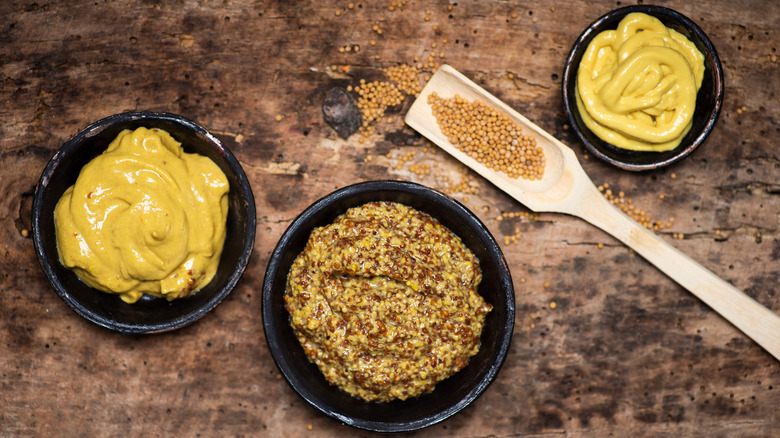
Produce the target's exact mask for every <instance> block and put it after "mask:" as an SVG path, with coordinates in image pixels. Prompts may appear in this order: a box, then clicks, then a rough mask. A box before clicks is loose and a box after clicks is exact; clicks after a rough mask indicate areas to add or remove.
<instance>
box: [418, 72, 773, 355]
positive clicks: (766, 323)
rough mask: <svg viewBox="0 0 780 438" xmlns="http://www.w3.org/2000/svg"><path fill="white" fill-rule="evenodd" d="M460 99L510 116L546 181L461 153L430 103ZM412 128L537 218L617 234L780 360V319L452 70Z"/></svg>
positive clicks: (434, 86) (430, 87) (441, 76)
mask: <svg viewBox="0 0 780 438" xmlns="http://www.w3.org/2000/svg"><path fill="white" fill-rule="evenodd" d="M434 92H435V93H436V94H438V95H439V96H441V97H442V98H449V97H454V96H455V95H460V96H461V97H463V98H465V99H468V100H475V99H478V100H480V101H482V102H484V103H486V104H487V105H489V106H491V107H493V108H495V109H496V110H498V111H500V112H502V113H504V114H506V115H507V116H508V117H510V118H511V119H512V120H513V121H514V122H515V123H517V124H518V125H520V126H521V127H522V129H523V131H525V133H526V135H528V134H530V135H532V136H533V137H535V139H536V143H537V145H538V146H540V147H541V148H542V150H543V151H544V155H545V160H546V164H545V169H544V175H543V176H542V179H541V180H538V181H528V180H524V179H516V178H510V177H508V176H507V175H505V174H503V173H501V172H497V171H494V170H491V169H490V168H488V167H487V166H485V165H484V164H482V163H480V162H478V161H477V160H475V159H473V158H471V157H470V156H468V155H467V154H465V153H464V152H462V151H460V150H459V149H458V148H457V147H455V146H454V145H453V144H452V143H450V142H449V140H448V139H447V137H446V136H445V135H444V134H442V132H441V129H439V125H438V122H437V121H436V118H435V116H434V115H433V112H432V110H431V106H430V105H429V104H428V96H430V95H431V93H434ZM405 121H406V123H407V124H408V125H409V126H411V127H412V128H414V129H415V130H416V131H418V132H419V133H420V134H422V135H423V136H425V137H426V138H428V139H429V140H431V141H432V142H433V143H435V144H436V145H438V146H439V147H440V148H442V149H443V150H444V151H446V152H448V153H449V154H450V155H452V156H453V157H455V158H456V159H458V160H459V161H461V162H462V163H463V164H465V165H466V166H468V167H470V168H471V169H472V170H474V171H475V172H477V173H479V174H480V175H482V176H483V177H484V178H486V179H487V180H488V181H490V182H492V183H493V184H494V185H496V186H497V187H498V188H500V189H501V190H503V191H504V192H506V193H507V194H509V195H510V196H512V197H513V198H515V199H516V200H517V201H519V202H521V203H522V204H524V205H525V206H526V207H528V208H530V209H531V210H534V211H536V212H556V213H566V214H570V215H573V216H577V217H579V218H581V219H584V220H585V221H587V222H590V223H591V224H593V225H595V226H596V227H598V228H601V229H602V230H603V231H606V232H607V233H609V234H611V235H612V236H614V237H615V238H617V239H618V240H620V241H621V242H623V243H624V244H625V245H627V246H628V247H630V248H632V249H633V250H634V251H636V252H637V253H638V254H640V255H642V256H643V257H644V258H645V259H647V261H649V262H650V263H652V264H653V265H655V266H656V267H657V268H658V269H660V270H661V271H662V272H664V273H665V274H666V275H668V276H669V277H670V278H672V279H673V280H675V281H676V282H677V283H679V284H680V285H681V286H683V287H684V288H686V289H688V290H689V291H690V292H691V293H693V294H694V295H696V296H697V297H698V298H699V299H701V300H702V301H704V302H705V303H706V304H707V305H709V306H710V307H712V308H713V309H714V310H715V311H716V312H718V313H719V314H720V315H721V316H723V317H724V318H726V319H727V320H728V321H730V322H731V323H732V324H733V325H734V326H735V327H737V328H738V329H740V330H742V332H743V333H745V334H746V335H747V336H748V337H750V338H751V339H753V340H754V341H755V342H756V343H758V344H759V345H761V346H762V347H763V348H764V349H766V350H767V351H768V352H769V353H770V354H772V355H773V356H774V357H775V358H776V359H778V360H780V337H778V336H777V335H776V334H777V333H780V317H778V315H777V314H775V313H774V312H772V311H771V310H769V309H767V308H766V307H764V306H762V305H761V304H759V303H758V302H756V301H755V300H753V299H752V298H750V297H749V296H747V295H745V294H744V293H743V292H741V291H740V290H738V289H737V288H735V287H734V286H732V285H730V284H729V283H727V282H725V281H724V280H722V279H721V278H719V277H718V276H717V275H715V274H713V273H712V272H711V271H709V270H708V269H706V268H704V267H703V266H701V265H700V264H698V263H697V262H696V261H694V260H693V259H691V258H690V257H688V256H687V255H685V254H683V253H682V252H680V251H679V250H677V249H676V248H674V247H673V246H671V245H670V244H668V243H667V242H666V241H665V240H663V239H661V238H660V237H658V236H657V235H656V234H655V233H653V232H651V231H650V230H648V229H646V228H645V227H643V226H641V225H640V224H639V223H637V222H636V221H634V220H633V219H631V218H630V217H628V216H627V215H626V214H625V213H623V212H622V211H620V210H619V209H618V208H617V207H615V206H614V205H612V204H611V203H610V202H609V201H607V200H606V198H604V196H603V195H602V194H601V192H599V191H598V189H597V188H596V186H595V185H594V184H593V181H591V179H590V178H589V177H588V175H587V174H586V173H585V171H584V170H583V169H582V166H581V165H580V163H579V161H578V160H577V157H576V155H575V154H574V151H572V150H571V149H570V148H569V147H568V146H566V145H564V144H563V143H561V142H560V141H558V140H557V139H555V138H554V137H553V136H551V135H550V134H548V133H547V132H545V131H544V130H543V129H541V128H540V127H538V126H536V125H535V124H534V123H532V122H531V121H530V120H528V119H527V118H525V117H524V116H522V115H521V114H519V113H518V112H517V111H515V110H513V109H512V108H510V107H509V106H508V105H506V104H505V103H503V102H501V101H500V100H499V99H498V98H496V97H495V96H493V95H492V94H490V93H488V92H487V91H485V90H484V89H482V88H481V87H480V86H479V85H477V84H475V83H474V82H472V81H471V80H469V79H468V78H467V77H465V76H464V75H462V74H461V73H459V72H458V71H456V70H455V69H454V68H452V67H450V66H448V65H443V66H441V67H440V68H439V69H438V70H437V71H436V73H435V74H434V75H433V76H432V77H431V79H430V80H429V81H428V83H427V84H426V86H425V88H424V89H423V90H422V92H421V93H420V95H419V97H418V98H417V99H416V100H415V102H414V103H413V104H412V106H411V108H410V109H409V112H408V113H407V114H406V118H405Z"/></svg>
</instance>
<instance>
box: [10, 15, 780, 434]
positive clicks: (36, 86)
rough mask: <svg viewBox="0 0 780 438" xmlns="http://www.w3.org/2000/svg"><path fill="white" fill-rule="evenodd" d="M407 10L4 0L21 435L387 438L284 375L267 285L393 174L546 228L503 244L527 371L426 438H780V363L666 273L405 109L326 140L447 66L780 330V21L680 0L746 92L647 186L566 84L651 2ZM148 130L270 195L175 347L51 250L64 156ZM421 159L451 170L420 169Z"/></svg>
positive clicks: (14, 351) (512, 360)
mask: <svg viewBox="0 0 780 438" xmlns="http://www.w3.org/2000/svg"><path fill="white" fill-rule="evenodd" d="M390 3H391V2H390V1H387V0H382V1H368V0H354V8H353V9H350V8H349V2H348V1H347V0H341V1H333V0H322V1H306V2H286V1H256V2H250V1H240V0H200V1H195V0H192V1H184V0H178V1H173V0H172V1H163V0H142V1H131V0H124V1H110V0H89V1H83V0H78V1H75V0H74V1H46V0H37V2H33V1H15V0H10V1H8V0H6V1H3V2H1V3H0V101H1V103H2V104H1V105H0V119H1V120H2V123H0V192H2V193H3V196H2V198H0V245H1V246H0V249H2V258H1V259H0V270H1V271H2V274H1V275H0V436H4V437H6V436H337V435H338V436H343V437H347V436H368V435H371V434H369V433H365V432H361V431H358V430H353V429H351V428H349V427H346V426H343V425H340V424H338V423H337V422H335V421H332V420H330V419H328V418H326V417H324V416H322V415H320V414H319V413H318V412H316V411H315V410H314V409H312V408H310V407H309V406H308V405H307V404H305V403H304V402H303V401H302V400H301V399H299V398H298V396H297V395H296V394H295V393H294V392H293V391H292V390H291V389H290V388H289V387H288V385H287V384H286V383H285V382H284V380H283V379H280V378H279V376H278V371H277V369H276V367H275V365H274V363H273V361H272V359H271V357H270V355H269V353H268V351H267V349H266V344H265V339H264V336H263V330H262V321H261V318H260V298H261V297H260V289H261V282H262V278H263V273H264V270H265V265H266V263H267V260H268V257H269V254H270V252H271V250H272V249H273V247H274V245H275V243H276V241H277V239H278V238H279V236H280V235H281V233H282V232H283V230H284V229H285V227H286V226H287V225H288V224H289V222H290V221H291V220H292V219H293V218H294V217H295V216H296V215H297V214H298V213H299V212H300V211H302V210H303V209H304V208H305V207H306V206H307V205H309V204H310V203H311V202H312V201H314V200H315V199H317V198H319V197H320V196H323V195H325V194H326V193H329V192H330V191H332V190H334V189H336V188H338V187H342V186H345V185H348V184H351V183H354V182H358V181H363V180H370V179H383V178H392V179H404V180H413V181H418V182H421V183H423V184H426V185H428V186H431V187H434V188H437V189H440V190H444V191H446V192H448V193H451V194H452V195H453V196H454V197H456V198H458V199H460V200H463V201H464V202H465V203H466V205H468V206H469V207H470V208H471V209H472V210H474V211H475V212H476V213H477V214H478V215H479V216H480V218H482V220H483V221H484V222H485V223H486V224H487V225H488V226H489V228H490V229H491V231H492V232H493V233H494V234H495V236H496V237H497V239H498V240H499V241H501V242H502V243H504V236H514V235H516V233H518V232H519V233H520V238H519V239H518V240H517V241H516V242H513V241H512V240H511V239H510V240H509V241H508V242H507V243H506V244H504V245H503V249H504V251H505V254H506V257H507V259H508V261H509V264H510V267H511V269H512V273H513V276H514V280H515V287H516V295H517V309H518V312H517V321H516V328H515V333H514V338H513V344H512V349H511V351H510V355H509V357H508V359H507V361H506V364H505V366H504V368H503V369H502V371H501V373H500V374H499V377H498V379H497V380H496V382H495V383H494V384H493V385H492V386H491V387H490V388H489V389H488V390H487V392H486V393H485V394H484V395H483V396H482V397H481V398H480V399H478V400H477V401H476V402H475V403H474V404H473V405H472V406H470V407H468V408H467V409H465V410H464V411H463V412H461V413H460V414H458V415H457V416H455V417H454V418H452V419H450V420H447V421H445V422H443V423H441V424H439V425H436V426H434V427H432V428H429V429H426V430H423V431H420V432H418V433H416V434H414V435H415V436H453V437H455V436H457V437H471V436H500V437H511V436H515V437H519V436H522V437H530V436H571V437H604V436H634V437H638V436H706V437H717V436H742V437H767V436H776V434H777V433H778V430H779V429H780V364H778V362H777V361H776V360H775V359H773V358H772V357H771V356H770V355H769V354H767V353H766V352H764V351H763V350H762V349H761V348H759V347H758V346H756V345H755V344H754V343H753V342H752V341H750V340H749V339H748V338H746V337H745V336H743V335H742V334H741V333H740V332H739V331H737V330H736V329H735V328H734V327H732V326H731V325H729V324H728V323H727V322H725V321H724V320H723V319H722V318H720V317H719V316H718V315H716V314H714V313H713V312H712V311H711V310H710V309H709V308H707V307H706V306H705V305H703V304H702V303H701V302H699V301H698V300H697V299H696V298H694V297H693V296H692V295H690V294H689V293H688V292H686V291H685V290H683V289H682V288H680V287H679V286H677V285H676V284H675V283H673V282H672V281H671V280H669V279H668V278H666V277H665V276H664V275H663V274H661V273H660V272H658V271H657V270H656V269H655V268H653V267H652V266H651V265H649V264H648V263H647V262H645V261H644V260H643V259H641V258H639V257H638V256H637V255H636V254H634V253H632V252H631V251H630V250H628V249H627V248H626V247H624V246H622V245H620V244H619V243H617V241H615V240H613V239H612V238H610V237H609V236H607V235H606V234H604V233H602V232H600V231H598V230H596V229H594V228H593V227H591V226H589V225H587V224H586V223H584V222H582V221H580V220H577V219H574V218H571V217H567V216H562V215H553V214H542V215H540V216H539V217H538V220H529V219H528V218H526V217H523V216H520V217H515V218H511V217H508V218H506V219H505V220H503V221H499V220H497V217H498V216H499V215H501V214H502V213H516V212H526V211H527V210H525V209H524V208H523V207H522V206H520V205H519V204H517V203H516V202H514V201H513V200H511V199H510V198H509V197H508V196H506V195H504V194H502V193H500V192H499V191H498V190H497V189H495V188H494V187H493V186H491V185H490V184H489V183H486V182H485V181H483V180H480V179H479V178H478V177H477V176H476V175H475V174H473V173H470V172H468V171H466V170H465V169H464V168H462V167H461V166H460V165H459V164H458V163H456V162H455V161H454V160H452V159H450V158H448V157H445V156H444V154H442V153H441V152H439V153H436V152H435V151H434V148H433V146H432V145H431V144H430V143H428V142H427V141H425V140H423V139H421V138H419V137H418V136H415V135H414V134H413V132H412V131H411V130H410V129H409V128H404V127H402V123H401V115H402V114H403V112H404V108H399V109H398V110H397V111H395V112H394V113H393V114H391V115H389V116H388V117H386V118H385V120H383V121H382V122H381V123H380V124H379V125H378V130H379V134H377V135H375V136H373V137H371V138H370V139H369V141H367V142H365V143H359V142H358V141H357V138H358V137H357V136H353V137H351V138H350V139H349V140H346V141H345V140H342V139H340V138H339V137H338V136H337V135H336V134H335V132H334V131H333V130H331V129H330V127H328V126H327V125H326V124H325V123H324V122H323V119H322V113H321V104H322V99H323V96H324V93H325V91H326V90H328V89H329V88H331V87H333V86H346V85H348V84H357V82H358V80H359V79H360V78H368V79H374V78H378V77H381V71H380V68H383V67H387V66H391V65H396V64H398V63H414V61H413V60H414V57H415V56H417V57H419V59H421V60H425V59H426V58H427V56H428V54H429V53H431V52H435V53H436V56H437V62H438V61H439V56H440V55H441V54H442V53H443V54H444V58H442V61H443V62H447V63H449V64H451V65H453V66H454V67H455V68H457V69H459V70H460V71H462V72H464V73H465V74H466V75H468V76H470V77H471V78H474V79H475V80H476V81H477V82H479V83H481V84H483V85H484V87H485V88H487V89H488V90H489V91H491V92H493V93H494V94H496V95H498V96H499V97H500V98H502V99H504V100H505V101H506V102H508V103H509V104H510V105H512V106H513V107H514V108H516V109H517V110H518V111H520V112H521V113H523V114H525V115H526V116H527V117H529V118H530V119H531V120H533V121H535V122H536V123H537V124H539V125H541V127H542V128H544V129H546V130H548V131H549V132H551V133H552V134H553V135H555V136H557V137H558V138H560V139H561V140H563V141H564V142H565V143H567V144H569V145H571V146H572V147H573V148H574V149H575V151H576V152H577V154H578V156H579V157H580V159H581V161H582V162H583V165H584V167H585V169H586V171H587V172H588V173H589V174H590V175H591V176H592V178H593V179H594V181H595V182H596V183H597V184H600V183H609V184H610V186H611V187H612V188H614V189H616V190H623V191H624V192H625V193H626V195H627V196H629V197H631V198H633V200H634V203H635V204H637V205H640V206H641V207H642V208H644V209H645V210H646V211H647V212H648V214H650V215H652V216H653V217H655V218H657V219H660V220H663V221H666V219H667V218H669V217H673V218H674V222H673V226H672V227H671V228H670V229H667V230H663V231H662V232H661V233H660V234H661V235H662V236H663V238H664V239H668V240H669V241H671V243H672V244H673V245H675V246H676V247H678V248H680V249H681V250H682V251H683V252H685V253H687V254H689V255H690V256H691V257H693V258H694V259H696V260H698V261H699V262H701V263H702V264H703V265H704V266H706V267H708V268H709V269H711V270H713V271H714V272H716V273H717V274H719V275H720V276H722V277H723V278H725V279H726V280H728V281H730V282H732V283H733V284H734V285H735V286H736V287H738V288H739V289H741V290H743V291H745V292H746V293H748V294H749V295H751V296H752V297H754V298H755V299H757V300H758V301H759V302H761V303H763V304H765V305H766V306H768V307H769V308H771V309H773V310H775V311H780V296H778V294H777V292H778V282H779V281H780V278H778V277H779V275H780V262H779V261H778V259H780V230H778V219H780V178H779V176H780V147H779V146H778V140H777V138H778V134H780V73H778V72H779V71H780V63H778V56H780V54H778V53H777V52H778V50H777V49H778V47H780V28H779V27H778V17H780V4H778V3H777V2H774V1H760V0H753V1H750V0H746V1H742V2H739V4H736V3H735V2H732V1H725V0H724V1H717V0H702V1H696V2H688V1H681V0H679V1H658V2H657V3H658V4H660V5H663V6H668V7H671V8H674V9H676V10H678V11H680V12H682V13H683V14H685V15H687V16H689V17H690V18H692V19H694V20H695V21H696V22H697V23H698V24H699V25H700V26H701V27H702V28H703V29H704V31H705V32H707V33H708V34H709V36H710V38H711V39H712V41H713V42H714V44H715V46H716V48H717V50H718V51H719V53H720V56H721V59H722V61H723V66H724V69H725V79H726V97H725V102H724V110H723V112H722V114H721V117H720V120H719V121H718V123H717V125H716V127H715V130H714V132H713V134H712V135H711V137H709V139H708V140H707V142H706V143H705V145H704V146H703V147H702V148H700V149H699V150H698V151H696V152H695V153H694V154H693V155H692V156H691V157H689V158H687V159H686V160H684V161H683V162H681V163H679V164H677V165H674V166H672V167H670V168H668V169H664V170H660V171H654V172H649V173H642V174H636V173H628V172H624V171H620V170H617V169H615V168H612V167H609V166H607V165H605V164H603V163H601V162H599V161H597V160H596V159H595V158H589V157H588V156H587V155H586V154H585V153H584V149H583V147H582V146H581V145H580V144H579V142H578V141H577V139H576V138H575V137H574V135H573V133H572V132H571V131H570V130H568V129H567V127H566V121H565V118H564V114H563V111H562V108H561V84H560V79H561V72H562V69H563V62H564V59H565V57H566V55H567V53H568V50H569V48H570V46H571V44H572V43H573V42H574V40H575V39H576V38H577V36H578V35H579V33H580V32H581V31H582V29H584V28H585V27H586V26H587V25H588V24H589V23H590V22H591V21H593V20H594V19H596V18H597V17H598V16H600V15H602V14H603V13H605V12H607V11H609V10H611V9H614V8H616V7H619V6H623V5H626V4H628V3H629V2H621V1H604V0H593V1H590V2H587V3H586V2H582V1H575V0H556V1H552V2H532V1H497V0H479V1H472V0H459V1H457V2H450V1H446V0H441V1H438V0H437V1H430V2H422V1H409V2H408V3H406V5H405V6H403V7H402V8H401V9H400V10H396V11H394V12H390V11H389V10H388V5H390ZM448 5H452V8H451V10H449V8H448ZM337 10H338V11H340V15H337V14H336V11H337ZM426 10H428V11H430V12H429V13H428V14H426ZM426 16H427V17H430V19H429V21H426V20H425V17H426ZM375 24H378V25H379V28H380V29H382V31H383V33H382V34H381V35H379V34H378V33H377V32H376V31H375V30H373V29H372V27H373V26H374V25H375ZM444 39H446V40H447V42H446V43H445V42H444ZM371 40H375V42H376V44H375V45H373V46H372V45H371V44H370V41H371ZM433 43H436V44H437V47H435V48H433V47H432V44H433ZM354 45H359V47H360V50H359V51H357V52H355V51H354V50H352V51H350V52H346V51H344V52H341V51H339V48H340V47H344V46H350V47H352V46H354ZM343 65H349V66H351V68H350V69H349V71H348V72H346V73H345V72H344V71H343V69H341V66H343ZM331 66H336V67H337V69H336V71H335V72H334V71H332V67H331ZM408 104H409V102H407V106H408ZM127 110H153V111H167V112H173V113H178V114H181V115H184V116H186V117H189V118H191V119H194V120H196V121H198V122H199V123H201V124H202V125H204V126H205V127H206V128H207V129H209V130H211V131H212V132H214V133H215V134H216V135H217V136H218V137H219V138H220V139H221V140H222V141H223V142H224V143H225V144H226V145H227V146H228V147H229V148H230V149H231V150H232V151H233V152H234V153H235V154H236V155H237V157H238V158H239V160H240V161H241V164H242V165H243V166H244V169H245V171H246V172H247V174H248V176H249V178H250V180H251V183H252V186H253V190H254V192H255V197H256V200H257V212H258V219H259V220H258V228H257V231H258V234H257V241H256V244H255V248H254V249H255V251H254V254H253V257H252V259H251V263H250V266H249V268H248V270H247V272H246V274H245V275H244V277H243V278H242V280H241V281H240V283H239V284H238V287H237V288H236V289H235V291H234V292H233V293H232V295H231V296H230V297H229V298H228V299H227V300H226V301H225V302H223V303H222V304H221V305H220V306H219V307H217V309H216V310H215V311H213V312H212V313H210V314H209V315H207V316H206V317H204V318H203V319H201V320H200V321H198V322H197V323H195V324H194V325H192V326H190V327H188V328H185V329H182V330H179V331H177V332H173V333H168V334H164V335H155V336H129V337H128V336H121V335H118V334H115V333H113V332H110V331H107V330H104V329H102V328H99V327H97V326H95V325H93V324H91V323H89V322H87V321H85V320H83V319H82V318H80V317H78V316H77V315H76V314H75V313H74V312H73V311H71V310H70V308H68V307H67V306H66V305H65V304H64V303H63V302H62V301H61V300H60V299H59V298H58V297H57V295H56V294H55V293H54V292H53V290H52V289H51V287H50V286H49V284H48V283H47V281H46V279H45V278H44V275H43V273H42V271H41V270H40V267H39V265H38V261H37V259H36V257H35V253H34V250H33V243H32V240H31V238H30V237H29V234H28V232H29V228H30V208H31V197H32V193H33V191H34V188H35V185H36V182H37V179H38V177H39V175H40V173H41V171H42V170H43V168H44V166H45V165H46V163H47V161H48V160H49V159H50V158H51V157H52V155H53V154H54V152H55V151H56V150H57V148H58V147H59V146H60V145H61V144H62V143H63V142H64V141H66V140H67V139H69V138H70V137H71V136H72V135H74V134H75V133H76V132H78V131H79V130H81V129H82V128H84V127H85V126H86V125H88V124H90V123H92V122H94V121H97V120H99V119H101V118H103V117H105V116H108V115H111V114H114V113H118V112H122V111H127ZM277 115H279V116H282V118H281V120H280V121H277V120H276V119H277ZM406 157H409V158H410V160H409V161H405V159H406ZM421 163H428V164H431V165H432V166H431V172H430V173H429V174H427V175H425V174H423V173H422V172H419V171H417V172H415V171H413V170H414V169H418V168H417V167H415V168H411V167H410V166H412V165H415V164H421ZM433 163H438V164H437V166H435V167H434V166H433ZM399 164H400V166H399ZM461 183H465V184H461ZM464 187H468V189H464ZM659 194H663V195H664V199H659ZM677 233H683V234H684V238H683V239H676V238H675V236H677ZM599 244H602V245H599ZM547 282H549V283H547ZM551 303H555V306H551ZM553 307H554V308H553ZM778 336H780V334H778Z"/></svg>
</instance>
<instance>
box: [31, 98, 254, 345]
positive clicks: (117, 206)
mask: <svg viewBox="0 0 780 438" xmlns="http://www.w3.org/2000/svg"><path fill="white" fill-rule="evenodd" d="M255 222H256V219H255V204H254V197H253V194H252V190H251V187H250V185H249V182H248V180H247V178H246V175H245V174H244V171H243V169H242V168H241V165H240V164H239V162H238V160H237V159H236V158H235V157H234V156H233V154H232V153H231V152H230V151H229V150H228V149H227V148H225V146H224V145H222V143H221V142H220V141H219V140H218V139H217V138H216V137H214V136H213V135H212V134H211V133H209V132H208V131H206V130H205V129H204V128H202V127H201V126H199V125H197V124H196V123H195V122H193V121H191V120H188V119H186V118H184V117H181V116H178V115H174V114H165V113H152V112H136V113H121V114H116V115H113V116H109V117H106V118H104V119H102V120H100V121H98V122H95V123H94V124H92V125H90V126H88V127H87V128H85V129H84V130H82V131H81V132H79V133H78V134H77V135H76V136H75V137H73V138H72V139H70V140H69V141H67V142H65V143H64V144H63V145H62V146H61V147H60V148H59V150H58V151H57V152H56V154H55V155H54V156H53V157H52V159H51V160H50V161H49V163H48V165H47V166H46V168H45V169H44V171H43V173H42V175H41V178H40V180H39V182H38V186H37V188H36V191H35V196H34V199H33V209H32V228H33V240H34V243H35V250H36V253H37V255H38V259H39V261H40V264H41V267H42V268H43V271H44V274H45V275H46V277H47V279H48V280H49V282H50V283H51V285H52V287H53V288H54V291H55V292H56V293H57V294H58V295H59V296H60V298H62V300H63V301H65V303H67V304H68V305H69V306H70V307H71V308H72V309H73V310H74V311H75V312H76V313H77V314H79V315H81V316H82V317H84V318H85V319H87V320H89V321H91V322H93V323H95V324H97V325H100V326H102V327H105V328H108V329H111V330H115V331H117V332H120V333H123V334H144V333H158V332H165V331H169V330H173V329H177V328H180V327H184V326H186V325H188V324H191V323H193V322H195V321H196V320H198V319H199V318H201V317H202V316H204V315H205V314H206V313H208V312H209V311H210V310H212V309H213V308H214V307H216V306H217V305H218V304H219V303H220V302H221V301H222V300H224V299H225V298H226V297H227V296H228V294H229V293H230V292H231V291H232V290H233V288H234V287H235V285H236V283H237V282H238V280H239V278H240V277H241V275H242V274H243V272H244V269H245V268H246V265H247V263H248V261H249V257H250V255H251V252H252V248H253V245H254V238H255Z"/></svg>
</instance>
